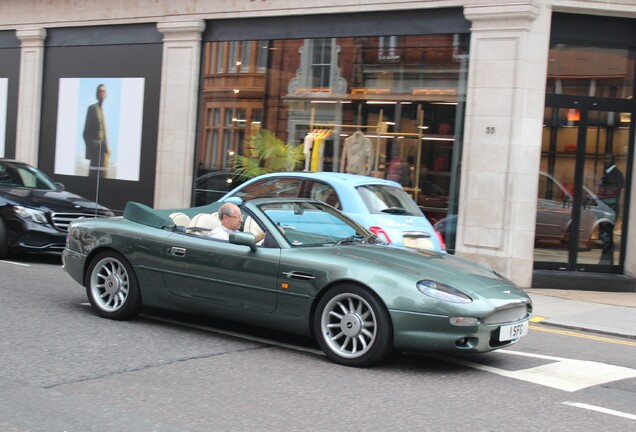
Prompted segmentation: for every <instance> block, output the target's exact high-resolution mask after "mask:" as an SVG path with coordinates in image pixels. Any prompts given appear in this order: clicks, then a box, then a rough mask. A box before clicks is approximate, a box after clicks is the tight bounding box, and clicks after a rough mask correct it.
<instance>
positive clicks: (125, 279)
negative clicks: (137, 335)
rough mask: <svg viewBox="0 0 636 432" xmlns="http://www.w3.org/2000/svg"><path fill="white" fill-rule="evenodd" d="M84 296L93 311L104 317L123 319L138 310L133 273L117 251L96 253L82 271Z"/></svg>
mask: <svg viewBox="0 0 636 432" xmlns="http://www.w3.org/2000/svg"><path fill="white" fill-rule="evenodd" d="M84 285H85V286H86V295H87V296H88V300H89V301H90V303H91V306H92V307H93V310H95V312H96V313H97V314H98V315H99V316H102V317H104V318H110V319H116V320H125V319H129V318H132V317H134V316H135V315H137V314H138V313H139V311H140V310H141V294H140V292H139V284H138V282H137V278H136V277H135V273H134V272H133V269H132V267H131V265H130V264H129V263H128V261H127V260H126V259H125V258H124V257H123V256H122V255H121V254H119V253H117V252H113V251H108V252H102V253H100V254H98V255H97V256H96V257H95V258H94V259H93V261H91V264H90V266H89V268H88V272H87V273H86V281H85V283H84Z"/></svg>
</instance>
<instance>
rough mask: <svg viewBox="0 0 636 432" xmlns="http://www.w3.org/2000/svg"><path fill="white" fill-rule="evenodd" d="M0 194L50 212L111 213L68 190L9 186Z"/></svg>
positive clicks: (0, 191) (9, 199) (13, 201)
mask: <svg viewBox="0 0 636 432" xmlns="http://www.w3.org/2000/svg"><path fill="white" fill-rule="evenodd" d="M0 195H1V196H2V197H3V198H4V199H6V200H8V201H11V202H12V203H13V204H15V205H22V206H27V207H32V208H36V209H39V210H42V211H49V212H52V213H95V210H97V213H98V214H99V215H112V214H113V213H112V212H111V211H110V210H109V209H108V208H106V207H104V206H102V205H100V204H97V203H95V202H93V201H90V200H88V199H86V198H84V197H81V196H79V195H76V194H74V193H71V192H68V191H53V190H43V189H24V188H9V189H2V190H0Z"/></svg>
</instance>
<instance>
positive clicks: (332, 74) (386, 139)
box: [198, 33, 468, 249]
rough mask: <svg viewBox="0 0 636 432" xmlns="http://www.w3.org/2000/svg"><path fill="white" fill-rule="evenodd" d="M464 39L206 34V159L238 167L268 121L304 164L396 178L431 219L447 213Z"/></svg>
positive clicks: (453, 182)
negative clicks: (220, 37)
mask: <svg viewBox="0 0 636 432" xmlns="http://www.w3.org/2000/svg"><path fill="white" fill-rule="evenodd" d="M467 45H468V34H458V33H455V34H434V35H399V36H356V37H346V38H333V37H320V38H304V39H300V38H299V39H273V40H268V41H265V40H253V41H223V42H216V41H215V42H206V43H205V44H204V50H203V52H204V55H205V58H204V61H203V64H204V65H206V67H205V68H204V71H203V74H204V76H203V88H202V102H201V110H202V115H201V116H200V119H201V124H200V126H199V130H200V134H201V135H200V139H199V149H198V158H199V159H198V165H199V167H200V168H201V169H202V170H203V171H204V172H207V171H214V170H223V169H230V170H231V169H232V168H233V165H232V164H233V161H232V156H233V155H235V154H239V155H243V152H244V151H245V145H246V143H247V142H249V139H250V137H251V136H253V135H254V134H257V133H259V131H261V130H268V131H271V132H273V133H274V134H275V136H276V137H277V138H279V139H280V140H282V141H284V142H286V143H290V144H291V145H294V146H302V148H303V150H305V152H304V160H300V161H299V163H298V164H297V166H296V167H295V169H297V170H308V171H328V172H347V173H353V174H361V175H369V176H375V177H379V178H385V179H390V180H394V181H396V182H398V183H399V184H401V185H402V187H403V188H404V189H405V190H406V191H407V193H408V194H410V196H411V197H412V198H413V200H414V202H415V203H416V204H417V206H419V209H420V211H422V212H424V214H425V215H426V216H427V217H428V218H429V220H430V221H431V222H432V223H435V222H437V221H440V220H442V219H445V218H446V217H447V216H448V215H449V209H450V213H454V212H455V210H454V208H456V202H457V194H456V192H455V191H456V190H457V189H458V185H457V181H458V180H457V170H458V162H457V161H458V160H459V156H460V155H459V154H460V147H461V143H460V137H461V135H462V123H463V119H462V118H461V115H460V114H458V113H461V112H462V110H461V109H458V107H460V105H461V104H463V103H464V98H465V95H464V94H463V93H462V92H461V90H460V89H462V88H465V80H466V71H467V56H466V53H467V52H468V46H467ZM450 246H451V249H452V244H451V245H450Z"/></svg>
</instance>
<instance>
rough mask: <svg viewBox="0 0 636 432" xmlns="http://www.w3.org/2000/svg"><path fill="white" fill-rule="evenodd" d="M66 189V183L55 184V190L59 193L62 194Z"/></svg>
mask: <svg viewBox="0 0 636 432" xmlns="http://www.w3.org/2000/svg"><path fill="white" fill-rule="evenodd" d="M65 189H66V186H64V183H60V182H55V190H56V191H58V192H62V191H64V190H65Z"/></svg>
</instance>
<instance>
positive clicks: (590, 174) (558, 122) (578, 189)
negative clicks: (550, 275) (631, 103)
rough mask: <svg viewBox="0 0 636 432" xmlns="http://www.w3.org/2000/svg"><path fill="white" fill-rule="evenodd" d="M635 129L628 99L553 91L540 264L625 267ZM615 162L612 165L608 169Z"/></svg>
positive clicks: (538, 238)
mask: <svg viewBox="0 0 636 432" xmlns="http://www.w3.org/2000/svg"><path fill="white" fill-rule="evenodd" d="M629 129H630V114H629V111H628V107H626V106H625V107H623V106H622V103H621V102H620V101H618V102H616V103H611V102H606V101H605V102H602V101H598V100H593V99H591V98H579V99H576V98H568V97H553V98H548V100H547V106H546V109H545V124H544V132H543V143H542V153H541V173H540V176H539V189H538V201H537V221H536V230H535V249H534V261H535V268H536V269H550V270H566V271H593V272H611V273H620V272H622V266H623V256H624V245H623V242H622V241H621V239H623V238H625V236H624V234H625V233H623V228H622V220H623V215H624V210H625V209H624V206H623V203H624V196H625V175H626V173H627V168H628V167H627V166H626V161H627V159H628V158H627V155H628V154H630V153H629V151H628V150H629ZM607 155H612V157H613V159H610V158H609V156H607ZM606 157H607V164H606ZM612 165H615V167H614V168H613V169H612V170H611V171H613V173H611V174H606V168H608V167H609V166H612Z"/></svg>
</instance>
